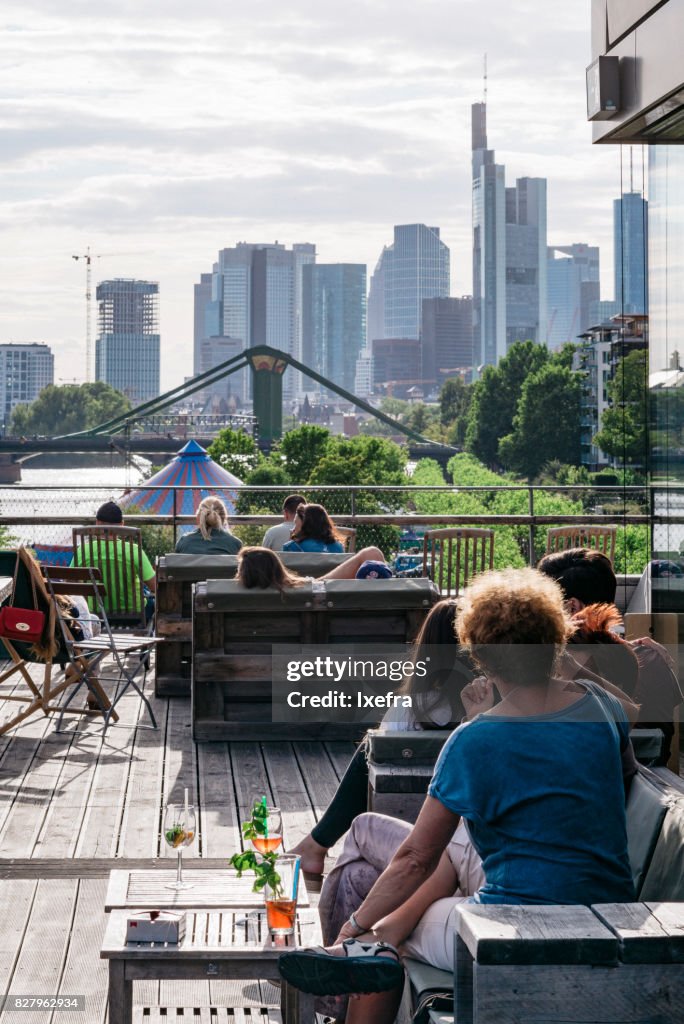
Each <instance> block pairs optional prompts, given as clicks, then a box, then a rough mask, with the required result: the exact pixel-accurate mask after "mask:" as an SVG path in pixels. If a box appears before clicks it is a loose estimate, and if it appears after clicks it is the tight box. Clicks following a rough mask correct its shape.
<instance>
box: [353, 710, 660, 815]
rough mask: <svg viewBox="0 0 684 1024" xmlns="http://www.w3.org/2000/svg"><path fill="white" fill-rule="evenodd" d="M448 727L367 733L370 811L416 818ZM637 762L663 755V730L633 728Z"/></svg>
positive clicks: (650, 761)
mask: <svg viewBox="0 0 684 1024" xmlns="http://www.w3.org/2000/svg"><path fill="white" fill-rule="evenodd" d="M449 735H450V733H449V731H448V730H440V729H426V730H422V731H420V732H417V731H416V732H401V731H399V730H397V731H392V732H381V731H380V730H376V729H371V730H369V733H368V744H369V753H368V810H369V811H377V813H378V814H389V815H390V816H391V817H393V818H401V819H402V820H403V821H411V822H413V821H415V820H416V818H417V817H418V812H419V811H420V809H421V807H422V806H423V802H424V800H425V795H426V793H427V790H428V786H429V785H430V780H431V778H432V773H433V771H434V767H435V762H436V760H437V758H438V756H439V753H440V751H441V749H442V747H443V746H444V744H445V743H446V741H447V740H448V738H449ZM630 737H631V740H632V746H633V747H634V753H635V755H636V759H637V761H639V763H640V764H642V765H644V766H646V767H649V766H651V765H653V764H655V763H656V762H657V760H658V758H659V757H660V752H661V749H662V745H663V733H662V731H661V730H660V729H641V728H639V727H637V728H635V729H632V731H631V733H630Z"/></svg>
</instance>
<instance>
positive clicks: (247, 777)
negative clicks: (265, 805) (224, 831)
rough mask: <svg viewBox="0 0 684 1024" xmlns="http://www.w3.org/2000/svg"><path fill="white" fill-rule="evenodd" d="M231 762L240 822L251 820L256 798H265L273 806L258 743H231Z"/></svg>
mask: <svg viewBox="0 0 684 1024" xmlns="http://www.w3.org/2000/svg"><path fill="white" fill-rule="evenodd" d="M230 762H231V768H232V775H233V784H234V786H235V795H236V798H237V813H238V820H239V821H246V820H247V819H248V818H249V815H250V812H251V809H252V803H253V801H254V799H255V798H259V797H261V796H265V797H266V799H267V800H268V802H269V804H271V805H273V793H272V792H271V787H270V784H269V778H268V773H267V771H266V767H265V765H264V760H263V757H262V754H261V747H260V746H259V744H258V743H231V745H230Z"/></svg>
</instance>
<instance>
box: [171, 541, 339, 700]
mask: <svg viewBox="0 0 684 1024" xmlns="http://www.w3.org/2000/svg"><path fill="white" fill-rule="evenodd" d="M280 557H281V558H282V560H283V562H284V563H285V565H286V566H287V567H288V568H289V569H292V570H293V571H294V572H298V573H300V574H301V575H302V576H323V575H324V574H325V573H326V572H330V570H331V569H334V568H335V567H336V566H338V565H340V563H341V562H344V561H345V560H346V559H347V558H348V557H349V555H336V554H333V555H325V554H322V555H309V554H305V553H303V552H299V551H292V552H286V553H282V554H281V556H280ZM236 571H237V556H236V555H177V554H168V555H163V556H162V557H161V558H160V559H159V561H158V563H157V595H156V622H155V632H156V635H157V636H161V637H163V638H164V640H165V643H163V644H160V645H159V647H158V648H157V656H156V660H155V676H154V692H155V693H156V695H157V696H158V697H189V696H190V670H191V661H192V585H193V583H200V582H202V581H203V580H209V579H212V580H232V579H234V577H235V573H236Z"/></svg>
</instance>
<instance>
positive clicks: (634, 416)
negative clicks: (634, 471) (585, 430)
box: [594, 349, 648, 464]
mask: <svg viewBox="0 0 684 1024" xmlns="http://www.w3.org/2000/svg"><path fill="white" fill-rule="evenodd" d="M647 380H648V353H647V352H646V351H645V350H643V349H642V350H641V351H639V352H630V353H629V355H628V356H624V358H622V359H621V360H620V361H619V363H618V365H617V369H616V371H615V376H614V377H613V379H612V380H611V381H609V382H608V387H607V391H608V397H609V399H610V401H611V406H610V408H608V409H606V411H605V412H604V414H603V418H602V422H601V429H600V430H599V432H598V434H596V436H595V437H594V444H595V445H598V447H599V448H600V449H601V451H603V452H605V453H606V455H612V456H613V458H615V459H617V460H618V461H619V462H622V463H629V462H637V463H642V464H643V463H644V462H645V460H646V452H647V430H648V427H647V420H648V416H647V402H648V384H647Z"/></svg>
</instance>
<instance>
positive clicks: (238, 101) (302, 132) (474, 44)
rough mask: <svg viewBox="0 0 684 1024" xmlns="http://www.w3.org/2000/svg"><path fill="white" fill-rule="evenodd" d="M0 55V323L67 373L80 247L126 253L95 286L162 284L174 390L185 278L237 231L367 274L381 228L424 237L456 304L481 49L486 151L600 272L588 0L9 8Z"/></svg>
mask: <svg viewBox="0 0 684 1024" xmlns="http://www.w3.org/2000/svg"><path fill="white" fill-rule="evenodd" d="M0 45H2V48H3V66H2V69H1V70H0V79H1V84H2V88H1V89H0V96H2V100H0V130H1V131H2V134H3V162H2V166H1V167H0V196H1V197H2V200H1V202H0V219H1V221H2V225H3V230H4V246H3V251H2V252H1V253H0V280H1V282H2V283H1V284H0V288H1V289H2V296H1V299H2V301H1V302H0V311H1V312H0V317H1V319H0V322H1V323H2V325H3V329H4V333H5V336H6V337H10V336H12V337H19V336H21V337H22V338H24V339H26V340H44V338H45V336H46V333H47V335H49V339H50V340H51V343H53V344H54V346H55V351H56V355H57V359H58V363H59V361H60V360H64V361H67V360H68V359H69V358H70V357H69V351H70V346H72V345H73V344H75V343H76V344H77V343H78V341H77V339H79V338H80V337H81V335H82V322H83V310H82V301H83V300H82V293H83V286H82V281H81V279H80V272H79V270H78V268H77V267H75V265H73V263H72V262H70V260H69V255H70V253H71V252H72V251H73V252H78V251H83V250H84V248H85V246H86V245H88V244H90V245H92V246H93V251H101V252H103V253H110V252H111V253H120V254H123V253H126V254H127V253H132V254H134V255H132V256H129V255H125V256H124V255H120V256H113V257H111V258H107V259H103V260H102V261H101V263H99V264H98V265H97V272H99V271H100V270H101V271H102V276H115V275H118V274H121V275H122V276H141V277H151V278H153V279H155V280H159V281H160V295H161V310H162V330H163V337H162V349H163V353H164V357H163V360H164V361H163V366H162V377H163V383H164V385H165V386H166V385H170V384H171V383H175V382H177V381H178V380H180V379H181V377H182V376H183V375H184V374H185V373H186V372H187V364H186V361H185V360H184V358H183V357H182V355H180V354H179V353H182V352H183V351H184V345H185V343H186V340H187V337H188V332H189V331H190V330H191V325H192V285H193V282H194V281H195V280H196V279H197V277H198V275H199V273H200V272H201V271H202V270H206V269H209V268H210V267H211V264H212V262H213V260H214V259H215V257H216V251H217V249H218V248H220V247H223V246H226V245H232V244H234V243H235V242H236V241H238V240H240V239H246V240H249V239H254V238H258V239H262V240H263V239H273V238H276V237H278V238H280V239H281V240H282V241H285V242H287V243H288V244H289V243H290V242H292V241H294V240H309V241H313V242H316V243H317V245H318V248H319V252H320V253H321V258H323V259H347V260H350V261H354V262H366V263H368V264H369V266H370V268H371V269H372V266H373V265H374V264H375V261H376V259H377V255H378V253H379V251H380V248H381V246H382V244H383V243H386V242H387V241H389V240H390V239H391V235H392V225H393V224H394V223H406V222H411V221H425V222H429V223H435V224H439V225H441V227H442V235H443V237H444V239H445V241H446V242H447V244H449V245H450V246H451V247H452V277H453V288H454V291H455V292H458V293H462V292H467V291H470V288H471V283H470V258H471V257H470V217H471V214H470V152H469V147H470V104H471V102H472V101H473V100H477V99H480V98H481V95H482V90H483V83H482V68H483V55H484V52H485V51H487V53H488V67H489V83H488V127H489V139H490V145H491V146H492V147H493V148H495V149H496V152H497V160H499V161H500V162H504V163H506V164H507V174H508V177H509V179H510V180H514V179H515V177H517V176H522V175H525V174H527V175H531V176H539V175H542V176H548V177H549V237H550V240H552V241H553V242H555V243H561V242H571V241H575V240H580V239H583V240H586V241H589V242H592V243H600V244H601V245H602V246H603V247H604V256H603V259H604V265H605V264H606V263H607V259H608V256H609V248H610V236H611V215H612V208H611V204H610V200H611V199H612V197H613V196H614V195H617V194H618V191H619V176H618V175H617V173H616V167H617V161H616V156H615V151H611V150H606V149H601V150H598V149H592V147H591V145H590V133H589V129H588V126H587V124H586V120H585V111H584V84H583V83H584V66H585V64H586V63H588V60H589V2H588V0H581V2H580V3H577V2H575V3H573V4H568V3H567V0H421V2H420V3H419V4H416V3H415V2H414V0H412V2H410V3H409V2H408V0H346V2H345V3H340V2H339V0H320V2H319V3H318V4H316V6H315V7H312V5H311V3H310V2H309V0H306V2H304V0H292V2H291V3H290V4H288V5H287V6H286V7H284V6H283V5H282V4H281V3H275V0H260V2H258V3H253V4H251V5H237V4H233V5H226V3H225V0H205V2H204V3H203V4H201V5H199V6H196V8H194V9H193V8H188V6H187V4H186V3H184V2H183V3H181V2H180V0H165V2H163V3H162V2H161V0H151V2H150V3H147V4H144V5H143V4H140V3H138V2H137V0H135V2H133V0H118V2H117V4H116V5H113V4H102V5H99V6H98V5H93V4H91V3H90V2H88V3H86V2H83V0H71V2H70V3H69V4H68V5H67V6H66V7H65V6H59V5H57V4H56V3H55V2H54V0H28V2H27V3H24V4H22V5H21V6H19V5H18V4H16V3H12V0H10V3H9V4H8V5H5V8H4V12H3V21H2V24H0ZM37 295H39V296H40V301H39V302H37V301H36V296H37ZM34 335H35V337H34ZM70 375H73V374H70Z"/></svg>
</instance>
